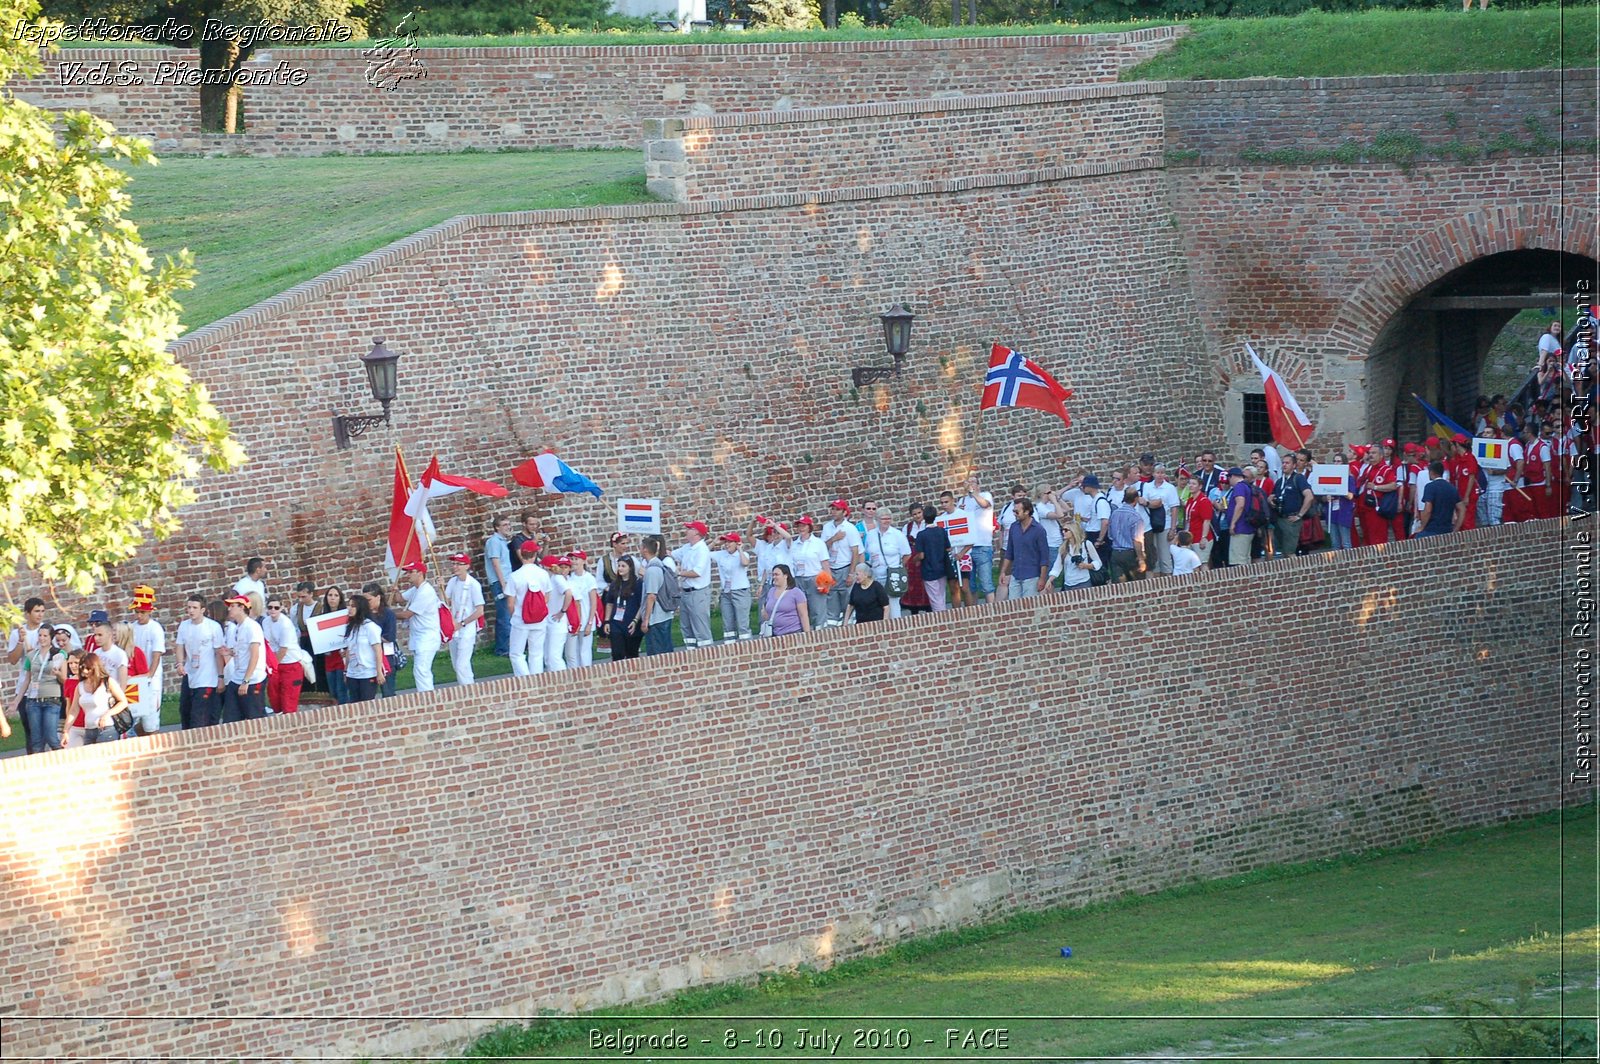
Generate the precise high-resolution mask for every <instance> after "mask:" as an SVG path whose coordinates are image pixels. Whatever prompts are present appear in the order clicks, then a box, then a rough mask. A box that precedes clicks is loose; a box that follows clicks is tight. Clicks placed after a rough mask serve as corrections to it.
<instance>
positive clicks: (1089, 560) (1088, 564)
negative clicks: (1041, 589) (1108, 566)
mask: <svg viewBox="0 0 1600 1064" xmlns="http://www.w3.org/2000/svg"><path fill="white" fill-rule="evenodd" d="M1102 564H1103V563H1102V562H1101V561H1100V552H1099V551H1097V550H1095V549H1094V544H1093V543H1091V542H1089V540H1088V538H1087V537H1086V536H1084V534H1083V521H1082V520H1081V519H1080V518H1077V517H1074V518H1073V519H1072V520H1070V521H1068V522H1067V523H1066V524H1065V525H1063V526H1062V531H1061V548H1060V550H1059V552H1058V553H1057V557H1056V564H1055V568H1053V569H1051V570H1050V579H1051V580H1054V579H1055V578H1056V576H1057V574H1059V575H1060V576H1061V590H1063V591H1071V590H1072V589H1073V588H1075V587H1083V586H1085V585H1086V584H1088V583H1089V581H1090V579H1091V578H1092V575H1093V573H1094V571H1095V570H1096V569H1098V568H1100V566H1101V565H1102Z"/></svg>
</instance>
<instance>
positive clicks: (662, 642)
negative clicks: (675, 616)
mask: <svg viewBox="0 0 1600 1064" xmlns="http://www.w3.org/2000/svg"><path fill="white" fill-rule="evenodd" d="M644 652H645V654H646V655H654V654H670V653H672V618H671V617H668V618H667V619H666V620H664V621H660V622H655V621H652V622H651V623H650V629H649V631H647V632H645V634H644Z"/></svg>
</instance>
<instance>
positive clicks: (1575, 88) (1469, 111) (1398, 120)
mask: <svg viewBox="0 0 1600 1064" xmlns="http://www.w3.org/2000/svg"><path fill="white" fill-rule="evenodd" d="M1554 58H1555V57H1552V59H1554ZM1166 90H1167V93H1166V116H1167V146H1168V148H1169V149H1171V150H1172V151H1173V152H1175V153H1184V155H1187V153H1198V158H1194V157H1183V158H1175V159H1174V161H1175V162H1177V161H1182V162H1184V163H1186V164H1212V163H1221V164H1229V163H1237V162H1238V161H1239V158H1240V156H1241V155H1242V154H1245V153H1271V152H1282V151H1291V150H1292V151H1302V152H1314V151H1331V150H1333V149H1337V148H1339V147H1341V146H1343V145H1346V144H1353V145H1356V146H1359V147H1361V148H1363V149H1370V148H1371V147H1372V146H1373V144H1374V141H1375V139H1376V138H1379V137H1381V136H1384V135H1385V134H1388V135H1393V134H1406V135H1408V136H1410V137H1415V138H1416V139H1417V140H1419V141H1420V142H1421V143H1422V145H1424V146H1425V147H1427V148H1429V149H1441V148H1447V147H1451V146H1454V148H1455V149H1457V150H1461V149H1466V148H1471V147H1477V148H1479V149H1480V150H1481V149H1482V148H1484V147H1486V146H1489V145H1493V144H1495V143H1497V142H1499V141H1500V139H1501V138H1510V139H1511V140H1514V141H1520V142H1523V143H1524V144H1531V143H1533V142H1534V141H1535V140H1536V139H1537V138H1538V137H1544V138H1550V139H1552V140H1562V141H1564V142H1566V143H1567V144H1568V145H1569V149H1570V148H1571V147H1575V146H1577V145H1580V144H1583V145H1590V144H1592V143H1593V140H1594V137H1595V132H1596V128H1595V104H1596V99H1595V91H1594V71H1593V70H1577V69H1574V70H1566V71H1561V70H1519V71H1499V72H1480V73H1473V74H1427V75H1422V74H1411V75H1404V76H1393V77H1370V78H1298V79H1296V78H1247V79H1242V80H1238V81H1173V82H1168V83H1167V84H1166ZM1563 90H1564V91H1563ZM1589 150H1590V151H1592V150H1593V149H1592V148H1590V149H1589ZM1539 153H1540V154H1546V155H1547V154H1549V149H1548V148H1543V149H1541V150H1540V152H1539ZM1480 157H1481V156H1480ZM1348 161H1354V159H1351V160H1348Z"/></svg>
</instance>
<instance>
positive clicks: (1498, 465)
mask: <svg viewBox="0 0 1600 1064" xmlns="http://www.w3.org/2000/svg"><path fill="white" fill-rule="evenodd" d="M1506 442H1507V441H1505V440H1487V439H1484V438H1483V437H1482V436H1474V437H1473V438H1472V457H1474V458H1476V459H1477V460H1478V465H1480V466H1482V467H1483V468H1484V469H1504V468H1505V467H1506V466H1508V465H1510V464H1511V453H1510V451H1509V450H1507V448H1506Z"/></svg>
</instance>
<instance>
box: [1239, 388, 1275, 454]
mask: <svg viewBox="0 0 1600 1064" xmlns="http://www.w3.org/2000/svg"><path fill="white" fill-rule="evenodd" d="M1243 398H1244V442H1245V445H1246V446H1253V445H1255V444H1269V443H1271V442H1272V422H1271V421H1270V420H1268V418H1267V397H1266V396H1265V395H1259V394H1252V393H1250V392H1246V393H1245V394H1244V396H1243Z"/></svg>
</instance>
